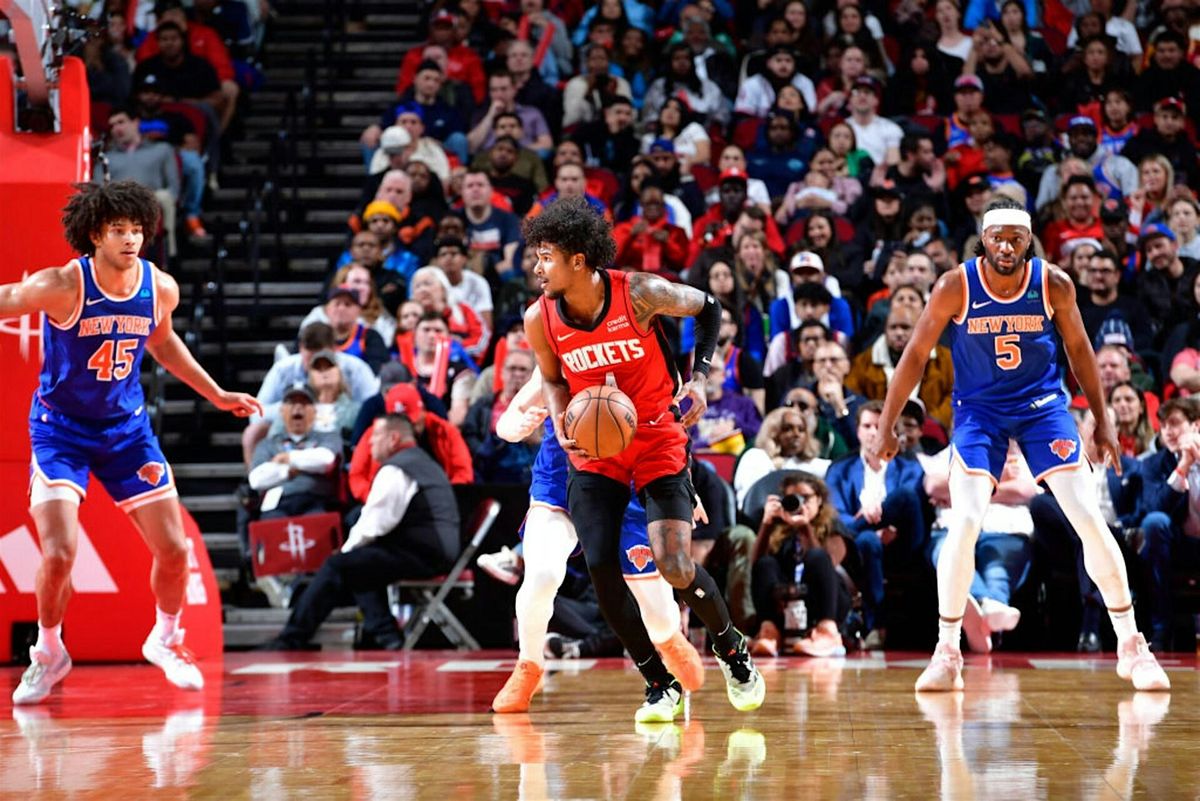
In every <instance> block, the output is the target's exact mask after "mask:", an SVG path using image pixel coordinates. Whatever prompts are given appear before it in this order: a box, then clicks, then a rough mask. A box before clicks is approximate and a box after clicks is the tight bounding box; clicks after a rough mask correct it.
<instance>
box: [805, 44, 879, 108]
mask: <svg viewBox="0 0 1200 801" xmlns="http://www.w3.org/2000/svg"><path fill="white" fill-rule="evenodd" d="M839 46H840V44H839V43H831V44H830V45H829V48H828V49H827V50H826V53H827V54H830V53H831V52H832V51H833V49H834V48H837V47H839ZM828 60H829V63H830V64H831V65H832V64H834V61H833V60H832V59H828ZM836 64H837V68H836V70H835V69H830V74H829V75H827V76H825V77H824V78H822V79H821V82H820V83H818V84H817V88H816V92H817V105H816V106H813V107H812V108H814V109H815V111H816V114H817V115H818V116H819V117H820V118H821V119H823V120H836V119H841V118H843V117H846V116H848V115H849V113H850V92H851V90H852V89H853V88H854V83H855V81H857V80H858V79H859V78H862V77H863V76H865V75H866V74H867V54H866V53H865V52H863V49H862V48H861V47H859V46H858V45H855V44H848V45H847V46H846V47H845V48H844V49H841V57H840V58H838V59H837V61H836Z"/></svg>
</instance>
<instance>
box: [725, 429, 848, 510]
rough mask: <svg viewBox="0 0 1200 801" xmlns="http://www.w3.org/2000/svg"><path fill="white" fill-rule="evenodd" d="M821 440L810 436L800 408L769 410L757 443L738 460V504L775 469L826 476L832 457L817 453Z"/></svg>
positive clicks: (736, 491) (734, 482)
mask: <svg viewBox="0 0 1200 801" xmlns="http://www.w3.org/2000/svg"><path fill="white" fill-rule="evenodd" d="M817 450H818V444H817V443H816V442H815V441H814V440H813V439H812V438H811V437H810V436H809V433H808V424H807V422H805V419H804V416H803V415H802V414H800V411H799V410H798V409H792V408H780V409H772V410H771V411H769V412H767V416H766V417H765V418H764V419H763V423H762V427H761V428H760V429H759V430H758V436H757V437H755V438H754V447H753V448H749V449H747V450H746V452H745V453H743V454H742V457H741V458H740V459H739V460H738V463H737V472H735V473H734V476H733V489H734V492H735V493H736V494H737V502H738V506H739V507H740V506H741V505H742V502H743V501H745V500H746V494H747V493H748V492H749V491H750V488H751V487H753V486H754V484H755V482H756V481H758V480H759V479H760V478H762V477H763V476H765V475H767V474H768V473H771V472H772V471H775V470H803V471H804V472H806V473H811V474H813V475H814V476H817V477H818V478H824V476H825V472H826V471H827V470H828V469H829V460H828V459H820V458H818V457H817Z"/></svg>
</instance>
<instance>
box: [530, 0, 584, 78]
mask: <svg viewBox="0 0 1200 801" xmlns="http://www.w3.org/2000/svg"><path fill="white" fill-rule="evenodd" d="M520 5H521V19H520V21H519V22H518V23H517V36H518V38H520V39H525V40H528V41H529V42H537V43H538V45H537V50H538V54H539V55H540V63H539V64H538V71H539V74H540V75H541V77H542V78H544V79H545V80H546V81H547V82H549V83H552V84H553V83H558V82H559V81H560V80H565V79H566V77H567V76H568V75H570V74H571V67H572V58H573V56H574V54H575V48H574V47H572V43H571V34H570V31H569V30H568V27H567V25H566V23H565V22H563V21H562V20H561V19H560V18H559V17H558V16H556V15H555V14H552V13H551V12H550V11H549V10H548V9H547V5H548V4H547V3H546V2H545V0H523V2H522V3H521V4H520ZM580 27H581V28H582V27H584V26H582V25H581V26H580Z"/></svg>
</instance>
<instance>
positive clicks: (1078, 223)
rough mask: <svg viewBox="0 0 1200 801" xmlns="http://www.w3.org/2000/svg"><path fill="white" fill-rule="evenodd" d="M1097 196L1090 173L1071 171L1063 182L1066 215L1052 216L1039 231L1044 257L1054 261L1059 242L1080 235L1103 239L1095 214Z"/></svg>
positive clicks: (1060, 250)
mask: <svg viewBox="0 0 1200 801" xmlns="http://www.w3.org/2000/svg"><path fill="white" fill-rule="evenodd" d="M1097 200H1098V196H1097V194H1096V182H1095V180H1093V179H1092V176H1090V175H1072V176H1071V177H1070V178H1068V179H1067V182H1066V183H1065V184H1064V185H1063V190H1062V202H1063V208H1065V209H1066V212H1067V215H1066V217H1064V218H1063V219H1061V220H1054V221H1053V222H1051V223H1050V224H1048V225H1047V226H1046V228H1045V230H1044V231H1042V247H1044V248H1045V250H1046V258H1047V259H1050V260H1051V261H1055V262H1057V261H1058V260H1059V258H1060V257H1061V253H1062V246H1063V243H1065V242H1069V241H1071V240H1072V239H1078V238H1080V237H1090V238H1092V239H1098V240H1103V239H1104V229H1103V228H1101V227H1100V218H1099V217H1098V216H1096V208H1097Z"/></svg>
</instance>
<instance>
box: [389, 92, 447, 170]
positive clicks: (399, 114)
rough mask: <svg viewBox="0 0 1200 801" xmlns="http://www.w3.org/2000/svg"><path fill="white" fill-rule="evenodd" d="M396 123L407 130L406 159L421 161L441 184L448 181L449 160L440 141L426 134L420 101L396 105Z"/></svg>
mask: <svg viewBox="0 0 1200 801" xmlns="http://www.w3.org/2000/svg"><path fill="white" fill-rule="evenodd" d="M396 125H398V126H400V127H401V128H403V129H404V130H406V131H408V135H409V139H410V140H411V143H410V145H409V147H408V149H407V151H406V152H407V155H408V161H420V162H423V163H424V164H425V165H426V166H427V167H429V169H430V170H432V171H433V172H434V174H435V175H437V177H438V180H439V181H441V182H442V184H443V185H445V184H447V183H449V181H450V160H449V159H448V158H447V157H446V151H445V149H444V148H443V147H442V143H441V142H439V141H438V140H436V139H433V138H432V137H429V136H426V135H425V131H426V126H425V109H424V107H422V106H421V104H420V103H417V102H415V101H410V102H408V103H400V104H398V105H397V106H396Z"/></svg>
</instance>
